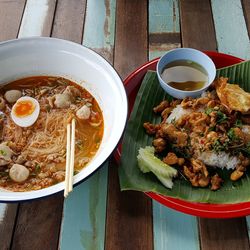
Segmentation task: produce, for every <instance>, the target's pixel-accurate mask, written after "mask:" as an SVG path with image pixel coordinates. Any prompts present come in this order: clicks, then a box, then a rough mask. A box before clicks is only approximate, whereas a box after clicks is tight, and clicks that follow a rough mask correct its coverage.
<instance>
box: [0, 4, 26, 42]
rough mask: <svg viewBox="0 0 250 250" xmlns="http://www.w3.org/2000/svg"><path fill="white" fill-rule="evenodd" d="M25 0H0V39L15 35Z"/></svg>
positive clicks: (11, 37)
mask: <svg viewBox="0 0 250 250" xmlns="http://www.w3.org/2000/svg"><path fill="white" fill-rule="evenodd" d="M25 2H26V0H19V1H5V0H0V41H4V40H9V39H13V38H16V37H17V34H18V30H19V26H20V22H21V19H22V15H23V11H24V6H25Z"/></svg>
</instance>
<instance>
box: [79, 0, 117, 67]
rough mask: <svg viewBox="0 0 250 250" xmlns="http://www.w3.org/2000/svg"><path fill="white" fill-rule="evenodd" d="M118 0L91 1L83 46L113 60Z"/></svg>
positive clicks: (88, 5) (88, 6)
mask: <svg viewBox="0 0 250 250" xmlns="http://www.w3.org/2000/svg"><path fill="white" fill-rule="evenodd" d="M115 8H116V0H109V1H103V0H101V1H100V0H91V1H88V4H87V17H86V20H85V26H84V36H83V44H84V45H85V46H87V47H89V48H91V49H94V50H95V51H96V52H97V53H100V54H102V55H103V56H104V57H106V59H108V60H109V61H110V62H111V61H112V60H113V58H112V53H113V47H114V34H115Z"/></svg>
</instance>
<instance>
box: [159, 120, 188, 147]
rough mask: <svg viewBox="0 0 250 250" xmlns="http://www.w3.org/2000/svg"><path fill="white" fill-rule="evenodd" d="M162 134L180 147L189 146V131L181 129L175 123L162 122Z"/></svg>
mask: <svg viewBox="0 0 250 250" xmlns="http://www.w3.org/2000/svg"><path fill="white" fill-rule="evenodd" d="M160 134H161V135H162V137H165V138H167V139H169V140H170V142H172V143H175V144H176V146H178V147H185V146H187V140H188V135H187V133H186V132H182V131H179V130H178V129H177V128H176V127H175V126H174V125H173V124H162V126H161V129H160Z"/></svg>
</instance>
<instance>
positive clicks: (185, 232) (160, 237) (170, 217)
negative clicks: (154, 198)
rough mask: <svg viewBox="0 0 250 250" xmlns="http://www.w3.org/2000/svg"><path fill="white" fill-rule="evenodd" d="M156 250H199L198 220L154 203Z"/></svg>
mask: <svg viewBox="0 0 250 250" xmlns="http://www.w3.org/2000/svg"><path fill="white" fill-rule="evenodd" d="M153 223H154V249H155V250H164V249H185V250H199V249H200V244H199V233H198V226H197V219H196V217H194V216H190V215H185V214H183V213H179V212H176V211H174V210H172V209H169V208H166V207H164V206H162V205H161V204H159V203H158V204H157V203H156V202H153Z"/></svg>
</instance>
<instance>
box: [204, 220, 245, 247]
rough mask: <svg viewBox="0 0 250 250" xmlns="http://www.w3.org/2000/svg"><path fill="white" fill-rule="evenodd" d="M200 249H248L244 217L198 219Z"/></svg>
mask: <svg viewBox="0 0 250 250" xmlns="http://www.w3.org/2000/svg"><path fill="white" fill-rule="evenodd" d="M200 229H201V230H200V240H201V246H202V250H211V249H218V250H249V242H248V239H247V237H245V235H246V234H247V227H246V222H245V218H238V219H226V220H225V219H202V220H200Z"/></svg>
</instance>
